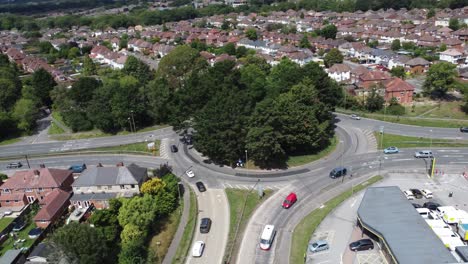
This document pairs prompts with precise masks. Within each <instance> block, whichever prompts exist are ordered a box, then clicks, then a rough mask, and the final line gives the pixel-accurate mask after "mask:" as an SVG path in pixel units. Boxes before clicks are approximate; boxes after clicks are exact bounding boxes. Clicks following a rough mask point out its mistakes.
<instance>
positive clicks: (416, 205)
mask: <svg viewBox="0 0 468 264" xmlns="http://www.w3.org/2000/svg"><path fill="white" fill-rule="evenodd" d="M412 205H413V207H414V208H422V207H423V206H422V205H420V204H417V203H413V204H412Z"/></svg>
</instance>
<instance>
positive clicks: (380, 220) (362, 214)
mask: <svg viewBox="0 0 468 264" xmlns="http://www.w3.org/2000/svg"><path fill="white" fill-rule="evenodd" d="M358 217H359V218H360V219H361V223H363V225H364V226H365V227H366V228H367V229H369V230H371V231H373V232H374V233H376V234H378V235H380V236H381V237H382V238H383V239H384V240H385V243H386V244H387V245H388V247H389V249H390V250H391V252H392V254H393V256H395V258H396V261H397V262H398V263H411V264H426V263H438V264H441V263H456V262H457V261H456V259H455V258H454V257H453V256H452V255H451V254H450V252H449V251H448V250H447V248H446V247H445V246H444V244H443V243H442V241H441V240H440V239H439V238H438V237H437V235H436V234H435V233H434V232H433V231H432V230H431V228H430V227H429V225H427V223H426V221H425V220H424V219H423V218H422V217H421V216H420V215H419V214H418V213H417V211H416V210H415V209H414V208H413V206H412V205H411V203H410V202H409V201H408V200H407V199H406V197H405V196H404V195H403V193H402V192H401V190H400V188H398V187H396V186H389V187H372V188H368V189H367V190H366V193H365V194H364V197H363V198H362V202H361V205H360V206H359V209H358Z"/></svg>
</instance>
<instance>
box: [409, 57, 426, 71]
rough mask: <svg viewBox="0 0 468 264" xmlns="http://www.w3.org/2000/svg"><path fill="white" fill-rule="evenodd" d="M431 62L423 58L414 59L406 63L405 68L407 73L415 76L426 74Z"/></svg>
mask: <svg viewBox="0 0 468 264" xmlns="http://www.w3.org/2000/svg"><path fill="white" fill-rule="evenodd" d="M429 65H430V62H428V61H427V60H425V59H423V58H420V57H418V58H414V59H411V60H409V61H407V62H406V63H405V68H407V71H409V72H411V73H413V74H421V73H424V72H426V70H427V69H428V68H429Z"/></svg>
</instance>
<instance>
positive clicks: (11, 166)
mask: <svg viewBox="0 0 468 264" xmlns="http://www.w3.org/2000/svg"><path fill="white" fill-rule="evenodd" d="M21 167H23V164H22V163H21V162H19V161H18V162H11V163H8V164H7V169H17V168H21Z"/></svg>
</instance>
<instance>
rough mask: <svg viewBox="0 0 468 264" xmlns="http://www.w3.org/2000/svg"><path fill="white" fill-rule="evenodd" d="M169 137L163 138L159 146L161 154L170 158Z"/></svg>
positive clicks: (165, 157)
mask: <svg viewBox="0 0 468 264" xmlns="http://www.w3.org/2000/svg"><path fill="white" fill-rule="evenodd" d="M169 140H170V139H169V138H163V139H161V144H160V146H159V156H160V157H161V158H163V159H169V158H170V157H169V151H170V150H169Z"/></svg>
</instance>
